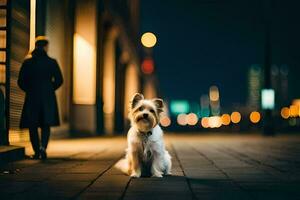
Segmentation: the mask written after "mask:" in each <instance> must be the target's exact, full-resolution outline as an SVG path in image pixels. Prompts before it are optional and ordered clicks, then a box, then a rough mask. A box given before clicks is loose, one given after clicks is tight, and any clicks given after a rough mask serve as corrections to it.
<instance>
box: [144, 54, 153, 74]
mask: <svg viewBox="0 0 300 200" xmlns="http://www.w3.org/2000/svg"><path fill="white" fill-rule="evenodd" d="M153 71H154V62H153V59H151V58H146V59H145V60H144V61H143V62H142V72H143V73H144V74H152V73H153Z"/></svg>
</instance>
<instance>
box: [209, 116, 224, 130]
mask: <svg viewBox="0 0 300 200" xmlns="http://www.w3.org/2000/svg"><path fill="white" fill-rule="evenodd" d="M208 124H209V127H210V128H219V127H221V126H222V120H221V117H219V116H213V117H209V120H208Z"/></svg>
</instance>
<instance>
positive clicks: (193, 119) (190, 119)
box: [187, 113, 198, 126]
mask: <svg viewBox="0 0 300 200" xmlns="http://www.w3.org/2000/svg"><path fill="white" fill-rule="evenodd" d="M197 122H198V116H197V115H196V114H195V113H190V114H188V115H187V123H188V125H191V126H194V125H196V124H197Z"/></svg>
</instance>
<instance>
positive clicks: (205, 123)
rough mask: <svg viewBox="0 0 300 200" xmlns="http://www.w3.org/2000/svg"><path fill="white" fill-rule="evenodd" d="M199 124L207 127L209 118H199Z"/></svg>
mask: <svg viewBox="0 0 300 200" xmlns="http://www.w3.org/2000/svg"><path fill="white" fill-rule="evenodd" d="M201 126H202V127H203V128H208V127H209V118H208V117H203V118H202V119H201Z"/></svg>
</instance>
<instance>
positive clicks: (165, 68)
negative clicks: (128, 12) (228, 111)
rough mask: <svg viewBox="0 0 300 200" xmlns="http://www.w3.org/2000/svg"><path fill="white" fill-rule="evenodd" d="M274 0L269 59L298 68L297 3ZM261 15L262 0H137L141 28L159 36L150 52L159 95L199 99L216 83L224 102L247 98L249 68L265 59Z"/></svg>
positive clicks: (171, 97)
mask: <svg viewBox="0 0 300 200" xmlns="http://www.w3.org/2000/svg"><path fill="white" fill-rule="evenodd" d="M273 2H275V3H273ZM273 2H272V9H271V10H272V11H271V15H270V16H272V53H273V55H272V56H273V63H275V64H279V65H280V64H288V65H289V66H290V70H291V71H292V70H293V69H295V70H297V69H298V68H299V63H300V62H299V52H300V51H299V46H300V39H299V35H300V30H299V19H300V14H299V12H298V8H299V6H300V4H299V3H297V1H290V2H289V1H273ZM283 2H285V3H283ZM263 16H264V10H263V4H262V3H261V1H260V0H256V1H255V0H251V1H250V0H249V1H247V0H244V1H237V0H230V1H222V0H198V1H196V0H184V1H183V0H175V1H174V0H163V1H162V0H151V1H150V0H141V32H142V33H143V32H146V31H151V32H153V33H155V34H156V36H157V38H158V43H157V45H156V46H155V48H154V49H153V54H154V55H153V56H154V59H155V63H156V69H155V70H156V75H157V77H158V81H159V92H160V94H161V95H162V97H163V98H165V99H167V100H171V99H189V100H191V101H196V102H199V98H200V96H201V95H202V94H207V93H208V89H209V87H210V86H211V85H217V86H218V87H219V90H220V95H221V99H220V100H221V105H222V106H225V107H227V106H232V105H233V104H245V103H246V100H247V70H248V68H249V67H250V66H251V64H263V62H264V39H265V37H264V23H263Z"/></svg>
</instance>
